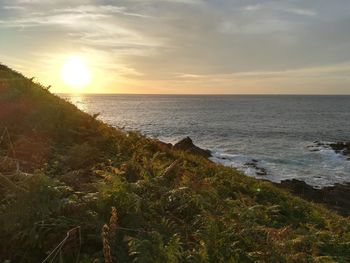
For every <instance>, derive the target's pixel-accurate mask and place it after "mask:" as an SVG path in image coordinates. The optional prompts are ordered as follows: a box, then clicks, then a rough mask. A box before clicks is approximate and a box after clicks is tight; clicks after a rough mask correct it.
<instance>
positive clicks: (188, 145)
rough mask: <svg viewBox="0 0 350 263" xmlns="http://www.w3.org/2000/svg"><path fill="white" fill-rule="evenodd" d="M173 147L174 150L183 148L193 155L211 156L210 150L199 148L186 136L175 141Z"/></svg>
mask: <svg viewBox="0 0 350 263" xmlns="http://www.w3.org/2000/svg"><path fill="white" fill-rule="evenodd" d="M173 147H174V149H176V150H183V151H186V152H189V153H192V154H195V155H199V156H202V157H204V158H209V157H211V156H212V155H211V152H210V151H209V150H204V149H202V148H199V147H198V146H196V145H194V144H193V141H192V139H191V138H190V137H186V138H184V139H182V140H181V141H179V142H178V143H176V144H175V145H174V146H173Z"/></svg>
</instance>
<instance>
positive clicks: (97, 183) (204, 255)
mask: <svg viewBox="0 0 350 263" xmlns="http://www.w3.org/2000/svg"><path fill="white" fill-rule="evenodd" d="M5 127H7V129H8V131H9V134H10V137H11V142H10V140H9V139H8V138H7V137H6V136H5V137H4V138H3V140H2V142H0V146H1V148H0V157H1V158H0V173H1V174H2V175H5V177H8V178H10V180H11V182H12V183H13V184H8V182H4V180H2V181H0V189H1V191H0V200H1V201H0V232H1V235H0V259H2V260H4V259H11V260H12V261H13V262H40V261H41V260H43V259H44V258H45V256H46V255H47V254H48V252H50V251H51V250H52V249H53V248H54V247H55V246H56V245H57V244H58V243H59V242H60V241H61V240H62V239H63V238H64V237H65V235H66V232H67V231H68V230H69V229H72V228H73V227H75V226H80V227H81V233H82V244H81V253H80V260H81V262H93V260H95V259H99V260H100V261H95V262H103V252H102V242H101V228H102V226H103V224H105V223H107V222H108V221H109V217H110V211H111V207H116V209H117V212H118V226H119V227H120V228H119V229H118V230H117V232H116V234H112V235H111V237H110V238H109V241H110V246H111V250H112V252H111V253H112V257H113V259H114V261H115V262H333V261H335V262H350V221H349V219H346V218H342V217H340V216H337V215H335V214H334V213H332V212H330V211H328V210H326V209H324V208H323V207H321V206H317V205H314V204H312V203H309V202H306V201H303V200H301V199H299V198H296V197H293V196H291V195H290V194H287V193H285V192H283V191H282V190H279V189H277V188H276V187H274V186H272V185H271V184H270V183H268V182H261V181H258V180H255V179H253V178H249V177H246V176H244V175H242V174H240V173H238V172H237V171H235V170H232V169H229V168H225V167H223V166H220V165H215V164H213V163H211V162H209V161H207V160H205V159H203V158H201V157H196V156H192V155H190V154H186V153H184V152H180V151H174V150H172V149H171V148H169V147H167V146H166V145H164V144H162V143H160V142H157V141H154V140H151V139H148V138H145V137H143V136H141V135H139V134H137V133H124V132H122V131H119V130H116V129H113V128H111V127H109V126H107V125H106V124H104V123H102V122H99V121H97V120H95V118H93V117H91V116H89V115H87V114H85V113H83V112H81V111H79V110H78V109H77V108H76V107H75V106H73V105H71V104H69V103H67V102H65V101H64V100H62V99H60V98H58V97H57V96H55V95H52V94H50V93H49V92H48V91H47V90H45V89H44V88H43V87H42V86H40V85H38V84H35V83H33V82H32V81H31V80H29V79H27V78H25V77H23V76H22V75H20V74H18V73H16V72H14V71H12V70H10V69H8V68H7V67H5V66H0V132H2V131H3V129H4V128H5ZM16 160H19V168H20V171H16V169H17V164H16V162H17V161H16ZM175 160H179V162H178V164H177V165H175V167H174V168H173V169H170V170H168V172H166V173H164V171H165V170H166V169H167V167H169V165H170V164H172V163H173V162H174V161H175ZM124 228H127V229H124ZM62 256H63V258H64V260H65V261H64V262H71V261H70V260H72V258H76V250H75V247H74V246H73V245H71V244H68V245H65V246H64V247H63V248H62ZM0 262H2V261H1V260H0ZM72 262H73V261H72Z"/></svg>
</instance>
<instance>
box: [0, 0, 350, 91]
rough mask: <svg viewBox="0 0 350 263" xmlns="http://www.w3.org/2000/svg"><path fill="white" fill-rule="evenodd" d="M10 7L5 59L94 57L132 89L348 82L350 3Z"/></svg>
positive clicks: (80, 0) (17, 2)
mask: <svg viewBox="0 0 350 263" xmlns="http://www.w3.org/2000/svg"><path fill="white" fill-rule="evenodd" d="M3 1H4V5H3V6H2V7H1V8H0V34H1V36H2V43H0V52H1V53H3V54H5V53H6V55H7V56H6V58H7V59H8V57H9V56H13V57H16V59H18V60H20V59H21V58H22V60H23V61H25V60H28V59H30V60H32V61H37V60H36V59H38V57H37V54H38V53H41V52H44V51H45V52H47V53H52V55H53V56H57V53H60V52H63V53H73V52H85V54H86V55H87V56H88V55H89V54H93V56H94V58H95V59H96V60H98V61H99V62H98V63H97V62H96V63H95V64H96V67H97V65H98V67H99V68H100V69H101V70H103V69H105V70H106V71H107V72H108V73H109V74H110V73H111V71H112V70H115V71H116V74H115V75H117V76H118V77H121V76H122V77H125V78H128V80H129V81H130V82H144V83H148V84H149V85H153V84H154V85H162V86H164V85H169V86H172V85H173V84H174V86H177V85H180V84H179V83H180V82H181V81H185V82H187V83H189V82H191V83H196V84H198V92H200V90H201V87H204V86H207V85H208V86H210V85H215V84H218V83H219V82H220V86H225V87H227V89H229V86H230V85H231V86H232V85H233V84H237V81H238V80H239V83H240V84H242V83H243V81H248V79H250V81H252V80H254V81H256V82H257V83H258V81H259V79H261V80H263V79H264V81H265V82H266V81H267V79H270V80H272V79H273V80H274V81H277V80H278V81H279V83H280V85H289V83H291V82H293V81H291V79H293V78H299V79H304V80H305V79H308V81H310V79H312V80H313V81H314V83H315V86H316V85H318V82H317V79H316V78H313V77H307V76H311V73H310V74H309V73H308V72H307V70H306V69H319V68H322V69H325V70H328V72H329V75H328V77H329V78H330V79H331V77H330V76H333V77H334V79H337V80H339V79H340V78H345V76H343V75H341V77H340V71H339V70H338V71H334V70H332V69H331V68H332V65H342V64H344V63H345V64H346V63H348V62H349V61H350V55H349V52H348V50H349V49H350V28H349V26H348V25H349V23H350V15H349V14H350V3H349V4H348V3H345V4H344V2H342V1H341V0H334V2H333V1H332V3H330V2H329V1H326V0H320V1H318V2H317V3H316V2H314V1H302V0H286V1H273V0H266V1H257V0H251V1H238V0H237V1H222V0H206V1H204V0H115V1H112V0H101V1H97V0H77V1H68V0H59V1H49V0H42V1H34V0H31V1H30V0H11V1H10V0H3ZM247 3H248V4H247ZM23 43H26V45H25V47H24V46H23ZM19 51H21V52H19ZM99 57H100V58H99ZM97 58H99V59H97ZM103 61H104V62H103ZM16 64H18V61H16ZM113 64H115V65H117V66H115V67H113V66H112V65H113ZM43 70H44V69H43ZM299 71H300V72H303V74H301V73H300V74H299ZM179 72H180V73H179ZM322 72H323V71H322ZM308 74H309V75H308ZM326 75H327V74H325V73H324V72H323V73H322V74H320V75H319V76H320V78H324V77H323V76H326ZM162 81H168V83H163V82H162ZM288 81H290V82H289V83H287V82H288ZM346 81H347V80H344V82H346ZM203 82H207V83H208V84H204V83H203ZM224 82H225V83H226V84H225V85H223V83H224ZM172 83H173V84H172ZM334 83H336V84H337V85H338V84H339V83H338V82H334ZM175 84H176V85H175ZM242 85H243V84H242Z"/></svg>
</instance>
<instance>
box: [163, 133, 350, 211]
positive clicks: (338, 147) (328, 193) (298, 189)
mask: <svg viewBox="0 0 350 263" xmlns="http://www.w3.org/2000/svg"><path fill="white" fill-rule="evenodd" d="M314 143H315V146H317V147H326V148H330V149H332V150H334V151H335V152H336V153H338V154H342V155H344V156H345V157H347V159H348V160H350V142H337V143H322V142H319V141H316V142H314ZM167 145H168V146H169V147H173V148H174V149H178V150H184V151H186V152H189V153H192V154H195V155H199V156H202V157H204V158H207V159H209V158H210V157H212V154H211V152H210V151H209V150H205V149H202V148H200V147H198V146H196V145H195V144H194V143H193V141H192V139H191V138H190V137H186V138H184V139H182V140H181V141H179V142H178V143H176V144H174V145H171V144H167ZM315 146H312V147H311V146H310V147H309V149H310V151H317V150H318V149H317V148H315ZM246 165H247V166H251V167H253V168H255V169H256V170H257V175H267V171H266V169H264V168H262V167H260V166H258V160H252V161H251V162H247V163H246ZM273 184H274V185H275V186H277V187H279V188H281V189H284V190H287V191H288V192H290V193H292V194H294V195H296V196H299V197H301V198H303V199H306V200H308V201H312V202H315V203H319V204H323V205H325V206H326V207H327V208H329V209H331V210H333V211H336V212H337V213H339V214H340V215H343V216H350V183H347V184H335V185H334V186H329V187H324V188H321V189H317V188H314V187H312V186H311V185H308V184H307V183H305V182H304V181H300V180H296V179H292V180H284V181H281V183H273Z"/></svg>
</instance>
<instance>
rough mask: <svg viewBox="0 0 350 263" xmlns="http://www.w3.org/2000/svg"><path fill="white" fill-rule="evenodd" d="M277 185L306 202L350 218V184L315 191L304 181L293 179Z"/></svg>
mask: <svg viewBox="0 0 350 263" xmlns="http://www.w3.org/2000/svg"><path fill="white" fill-rule="evenodd" d="M275 185H276V186H278V187H280V188H283V189H286V190H288V191H289V192H291V193H293V194H295V195H297V196H299V197H301V198H304V199H306V200H309V201H313V202H316V203H320V204H324V205H325V206H327V207H328V208H329V209H332V210H334V211H336V212H338V213H339V214H341V215H343V216H350V183H348V184H336V185H334V186H329V187H324V188H322V189H315V188H313V187H312V186H310V185H308V184H307V183H305V182H303V181H299V180H296V179H293V180H285V181H282V182H281V183H280V184H275Z"/></svg>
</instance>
